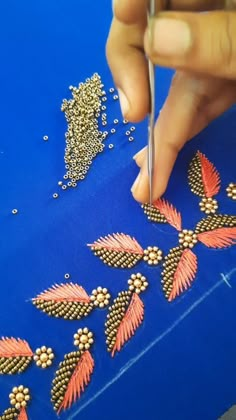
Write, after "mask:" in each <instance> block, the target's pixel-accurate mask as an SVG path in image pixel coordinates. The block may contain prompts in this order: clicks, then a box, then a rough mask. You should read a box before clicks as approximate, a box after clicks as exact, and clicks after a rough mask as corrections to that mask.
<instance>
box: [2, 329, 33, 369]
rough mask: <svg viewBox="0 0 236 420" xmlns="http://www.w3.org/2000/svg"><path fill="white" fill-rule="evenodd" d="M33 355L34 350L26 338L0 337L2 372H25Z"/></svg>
mask: <svg viewBox="0 0 236 420" xmlns="http://www.w3.org/2000/svg"><path fill="white" fill-rule="evenodd" d="M32 357H33V352H32V350H31V348H30V346H29V344H28V343H27V342H26V341H25V340H21V339H20V338H13V337H10V338H8V337H2V338H1V339H0V374H10V375H12V374H15V373H21V372H24V371H25V370H26V369H27V367H28V366H29V364H30V362H31V361H32Z"/></svg>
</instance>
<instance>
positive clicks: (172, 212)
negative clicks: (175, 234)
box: [153, 198, 182, 231]
mask: <svg viewBox="0 0 236 420" xmlns="http://www.w3.org/2000/svg"><path fill="white" fill-rule="evenodd" d="M153 206H154V207H155V208H156V209H157V210H159V212H160V213H161V214H162V215H163V216H164V217H165V218H166V220H167V222H168V223H169V224H170V225H171V226H173V227H174V228H175V229H177V230H178V231H180V230H181V229H182V227H181V225H182V222H181V214H180V213H179V212H178V211H177V210H176V208H175V207H174V206H173V205H172V204H170V203H168V201H166V200H164V199H162V198H159V199H158V200H156V201H155V202H154V203H153Z"/></svg>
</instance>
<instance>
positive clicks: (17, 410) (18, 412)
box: [0, 385, 31, 420]
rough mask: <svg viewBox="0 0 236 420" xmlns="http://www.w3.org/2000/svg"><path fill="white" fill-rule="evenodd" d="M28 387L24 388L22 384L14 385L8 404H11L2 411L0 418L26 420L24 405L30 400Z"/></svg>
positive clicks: (3, 419) (0, 419) (4, 419)
mask: <svg viewBox="0 0 236 420" xmlns="http://www.w3.org/2000/svg"><path fill="white" fill-rule="evenodd" d="M30 398H31V397H30V392H29V388H25V387H24V386H23V385H19V386H15V387H14V388H13V389H12V391H11V393H10V395H9V399H10V404H11V405H12V406H13V407H11V408H8V409H7V410H5V411H4V413H3V414H2V415H1V416H0V420H10V419H17V420H28V415H27V411H26V407H27V405H28V402H29V401H30Z"/></svg>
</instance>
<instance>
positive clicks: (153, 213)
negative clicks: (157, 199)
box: [141, 204, 167, 223]
mask: <svg viewBox="0 0 236 420" xmlns="http://www.w3.org/2000/svg"><path fill="white" fill-rule="evenodd" d="M141 207H142V209H143V211H144V214H146V215H147V218H148V220H150V221H152V222H155V223H167V220H166V218H165V216H163V214H161V213H160V211H159V210H158V209H157V208H156V207H154V206H152V205H150V204H142V206H141Z"/></svg>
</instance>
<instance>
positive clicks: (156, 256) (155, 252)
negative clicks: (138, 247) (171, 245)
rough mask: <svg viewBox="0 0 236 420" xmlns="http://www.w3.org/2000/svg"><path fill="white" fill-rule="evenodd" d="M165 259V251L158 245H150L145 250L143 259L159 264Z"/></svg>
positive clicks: (150, 263) (151, 263) (149, 262)
mask: <svg viewBox="0 0 236 420" xmlns="http://www.w3.org/2000/svg"><path fill="white" fill-rule="evenodd" d="M162 259H163V252H162V250H161V249H159V248H158V247H157V246H149V247H148V248H147V249H145V250H144V257H143V260H144V261H146V262H147V263H148V264H149V265H158V264H159V262H160V261H162Z"/></svg>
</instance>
